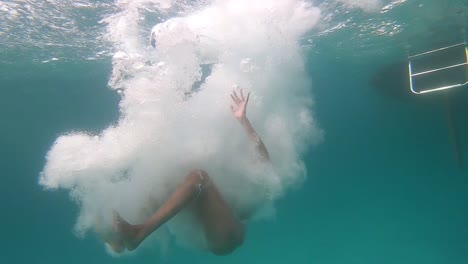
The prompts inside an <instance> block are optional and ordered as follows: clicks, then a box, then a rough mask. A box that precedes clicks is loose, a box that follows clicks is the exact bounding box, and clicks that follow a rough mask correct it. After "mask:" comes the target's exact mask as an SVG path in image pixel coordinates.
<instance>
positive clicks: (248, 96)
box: [245, 92, 250, 105]
mask: <svg viewBox="0 0 468 264" xmlns="http://www.w3.org/2000/svg"><path fill="white" fill-rule="evenodd" d="M249 98H250V92H249V93H248V94H247V99H245V105H247V104H248V103H249Z"/></svg>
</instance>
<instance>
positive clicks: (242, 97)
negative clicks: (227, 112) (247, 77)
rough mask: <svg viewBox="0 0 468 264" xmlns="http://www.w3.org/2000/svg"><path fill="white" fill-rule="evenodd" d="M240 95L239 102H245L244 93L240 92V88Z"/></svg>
mask: <svg viewBox="0 0 468 264" xmlns="http://www.w3.org/2000/svg"><path fill="white" fill-rule="evenodd" d="M240 95H241V100H242V102H243V101H245V99H244V93H243V92H242V88H241V89H240Z"/></svg>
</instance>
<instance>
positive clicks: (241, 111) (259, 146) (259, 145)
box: [231, 89, 270, 161]
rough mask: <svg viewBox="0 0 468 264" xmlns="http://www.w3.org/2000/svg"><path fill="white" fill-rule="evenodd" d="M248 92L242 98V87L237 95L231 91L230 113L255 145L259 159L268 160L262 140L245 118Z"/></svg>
mask: <svg viewBox="0 0 468 264" xmlns="http://www.w3.org/2000/svg"><path fill="white" fill-rule="evenodd" d="M249 97H250V93H248V94H247V97H246V98H244V93H243V92H242V89H241V90H240V96H238V95H237V93H236V91H233V92H232V94H231V98H232V100H233V101H234V105H231V110H232V114H233V115H234V117H235V118H236V119H237V120H238V121H239V122H240V124H241V125H242V127H244V129H245V131H246V132H247V135H248V137H249V140H250V142H252V144H253V145H254V147H255V150H256V151H257V153H258V155H259V157H260V159H261V160H262V161H270V154H269V153H268V150H267V148H266V146H265V144H263V141H262V140H261V139H260V136H259V135H258V134H257V132H256V131H255V129H254V128H253V126H252V124H251V123H250V121H249V119H248V118H247V104H248V102H249Z"/></svg>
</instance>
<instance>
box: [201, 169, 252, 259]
mask: <svg viewBox="0 0 468 264" xmlns="http://www.w3.org/2000/svg"><path fill="white" fill-rule="evenodd" d="M201 174H202V175H203V178H204V179H205V181H206V182H205V184H204V187H203V192H202V193H201V194H200V197H199V198H198V199H197V203H196V212H197V216H198V218H199V219H200V221H201V223H202V224H203V227H204V230H205V235H206V238H207V240H208V243H209V245H208V246H209V249H210V250H211V252H213V253H214V254H216V255H227V254H229V253H231V252H232V251H234V250H235V249H236V248H237V247H239V246H241V245H242V243H243V242H244V233H245V228H244V226H243V225H242V224H241V223H240V222H239V221H238V219H237V217H236V216H235V215H234V213H233V212H232V210H231V208H230V207H229V206H228V204H227V203H226V202H225V200H224V198H223V196H222V195H221V193H220V192H219V190H218V188H216V186H215V185H214V183H213V182H212V181H211V179H210V177H209V176H208V174H207V173H206V172H205V171H201Z"/></svg>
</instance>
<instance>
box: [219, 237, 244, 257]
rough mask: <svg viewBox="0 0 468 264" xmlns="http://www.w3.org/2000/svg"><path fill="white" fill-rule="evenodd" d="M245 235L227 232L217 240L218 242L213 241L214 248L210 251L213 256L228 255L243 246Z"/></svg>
mask: <svg viewBox="0 0 468 264" xmlns="http://www.w3.org/2000/svg"><path fill="white" fill-rule="evenodd" d="M244 238H245V234H244V232H229V233H226V234H224V235H223V236H222V237H220V238H219V240H218V241H214V242H215V243H214V246H213V247H212V248H211V251H212V252H213V254H215V255H220V256H223V255H228V254H231V253H232V252H233V251H234V250H236V249H237V248H239V247H240V246H242V244H244Z"/></svg>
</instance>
